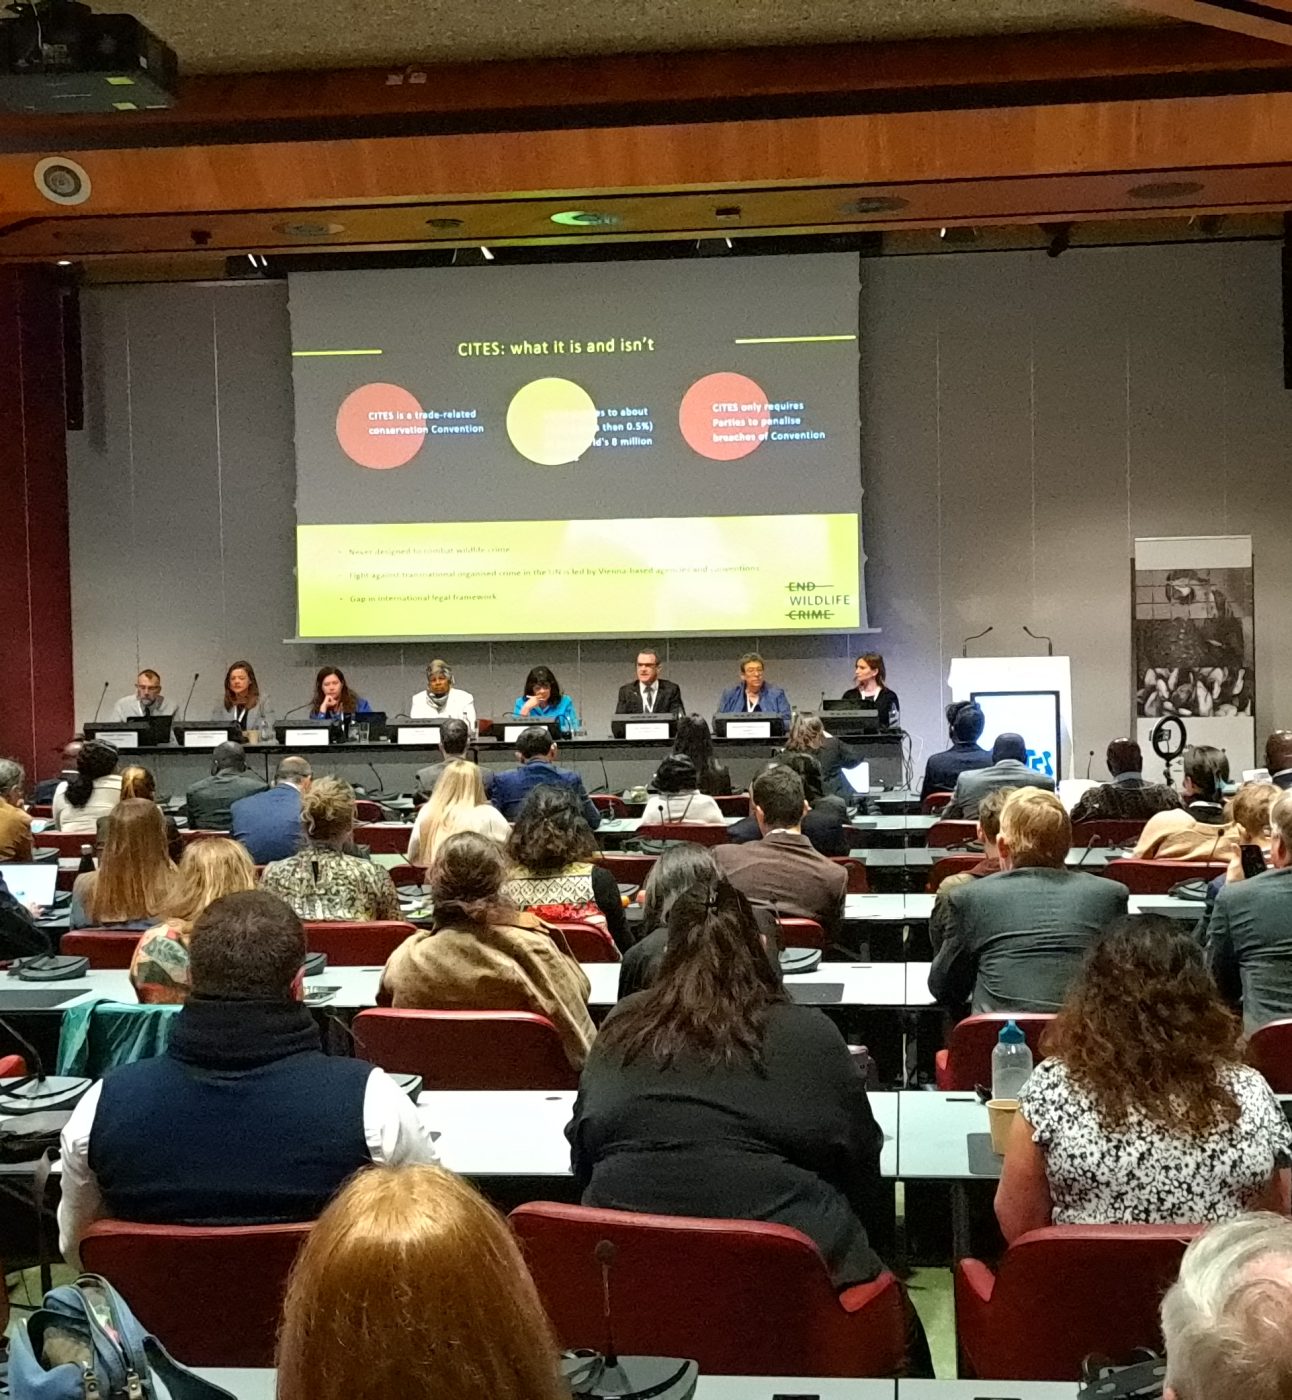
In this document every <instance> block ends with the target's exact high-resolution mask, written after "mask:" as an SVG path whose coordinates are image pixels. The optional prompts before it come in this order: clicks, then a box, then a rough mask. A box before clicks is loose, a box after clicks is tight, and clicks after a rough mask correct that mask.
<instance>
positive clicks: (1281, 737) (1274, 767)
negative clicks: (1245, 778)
mask: <svg viewBox="0 0 1292 1400" xmlns="http://www.w3.org/2000/svg"><path fill="white" fill-rule="evenodd" d="M1265 771H1266V772H1267V773H1268V774H1269V775H1270V782H1272V783H1273V784H1274V786H1275V787H1277V788H1282V789H1284V790H1285V791H1286V790H1287V789H1288V788H1292V729H1276V730H1275V731H1274V733H1273V734H1271V735H1270V737H1269V738H1268V739H1266V741H1265Z"/></svg>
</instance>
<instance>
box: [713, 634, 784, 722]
mask: <svg viewBox="0 0 1292 1400" xmlns="http://www.w3.org/2000/svg"><path fill="white" fill-rule="evenodd" d="M763 673H764V667H763V658H762V657H761V656H759V654H758V653H757V652H756V651H747V652H746V653H745V654H744V656H742V657H741V658H740V681H739V683H738V684H736V685H733V686H730V687H729V688H728V689H726V690H724V691H723V692H722V698H721V699H720V700H719V701H718V713H719V714H720V715H745V714H749V715H780V716H781V718H782V719H783V720H784V721H785V723H786V724H787V725H788V724H789V722H790V702H789V699H788V698H787V697H786V694H785V692H784V691H783V690H782V689H781V688H780V686H778V685H768V684H767V681H766V680H765V679H764V674H763Z"/></svg>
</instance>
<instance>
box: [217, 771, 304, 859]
mask: <svg viewBox="0 0 1292 1400" xmlns="http://www.w3.org/2000/svg"><path fill="white" fill-rule="evenodd" d="M312 780H313V770H312V769H311V768H310V765H309V762H308V761H307V760H306V759H303V758H285V759H283V761H282V762H281V763H280V764H279V765H278V767H277V768H276V769H275V770H274V785H273V787H271V788H269V789H267V790H266V791H265V792H255V793H252V795H251V796H250V797H240V798H239V799H238V800H237V801H236V802H235V803H234V804H233V806H232V807H231V808H230V812H231V814H232V818H233V826H232V831H233V839H234V840H235V841H241V842H242V844H243V845H244V846H245V847H246V848H247V851H248V853H249V854H250V856H251V859H252V860H253V861H254V862H255V863H256V864H257V865H268V864H269V862H270V861H271V860H286V859H287V858H288V857H289V856H294V855H295V854H296V852H297V851H299V850H300V848H301V846H302V845H303V844H304V842H305V828H304V827H303V826H302V825H301V795H302V794H303V793H306V792H308V791H309V790H310V783H311V781H312Z"/></svg>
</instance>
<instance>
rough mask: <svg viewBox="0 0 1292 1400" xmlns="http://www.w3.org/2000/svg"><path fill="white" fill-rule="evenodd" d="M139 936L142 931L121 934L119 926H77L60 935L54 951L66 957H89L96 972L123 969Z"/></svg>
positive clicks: (132, 954) (137, 944)
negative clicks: (73, 931)
mask: <svg viewBox="0 0 1292 1400" xmlns="http://www.w3.org/2000/svg"><path fill="white" fill-rule="evenodd" d="M142 937H143V934H142V933H122V932H121V930H120V929H109V928H78V929H77V930H76V932H75V933H65V934H64V935H63V940H62V942H61V943H60V944H59V948H58V950H59V952H60V953H66V954H67V955H68V956H69V957H76V958H89V960H90V966H91V967H92V968H94V969H95V970H96V971H97V970H98V969H99V968H123V967H129V966H130V962H131V959H132V958H133V957H134V955H135V949H136V948H137V947H138V946H139V940H140V939H141V938H142Z"/></svg>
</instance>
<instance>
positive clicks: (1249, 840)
mask: <svg viewBox="0 0 1292 1400" xmlns="http://www.w3.org/2000/svg"><path fill="white" fill-rule="evenodd" d="M1282 792H1283V790H1282V788H1277V787H1275V786H1274V784H1273V783H1244V784H1243V785H1242V787H1240V788H1239V789H1238V791H1237V792H1236V793H1234V795H1233V797H1231V798H1230V799H1229V802H1228V803H1227V805H1226V807H1225V817H1226V822H1227V824H1226V826H1225V827H1224V828H1223V829H1222V830H1223V833H1224V839H1225V844H1226V848H1227V849H1228V850H1229V851H1230V856H1229V864H1228V866H1227V867H1226V868H1225V872H1224V874H1223V875H1216V876H1214V877H1213V878H1212V879H1211V880H1209V881H1208V882H1207V900H1206V904H1205V906H1204V907H1203V912H1202V918H1201V919H1200V920H1199V921H1198V924H1197V926H1196V927H1195V928H1194V931H1193V934H1194V939H1195V941H1197V942H1199V943H1205V942H1206V936H1207V925H1208V923H1209V922H1210V920H1211V911H1212V910H1213V909H1214V908H1215V904H1216V896H1217V895H1218V894H1219V893H1220V891H1221V890H1222V889H1224V887H1225V886H1226V885H1227V884H1229V883H1230V882H1231V881H1233V882H1234V883H1237V882H1238V881H1239V880H1243V879H1246V872H1245V871H1244V870H1243V847H1244V846H1255V847H1256V849H1257V850H1258V851H1260V853H1261V858H1262V859H1263V860H1264V862H1265V864H1266V866H1268V865H1269V860H1270V852H1271V849H1272V846H1273V841H1274V833H1273V829H1272V827H1271V826H1270V816H1271V813H1272V811H1273V808H1274V804H1275V802H1277V801H1278V799H1279V797H1280V796H1281V795H1282Z"/></svg>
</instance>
